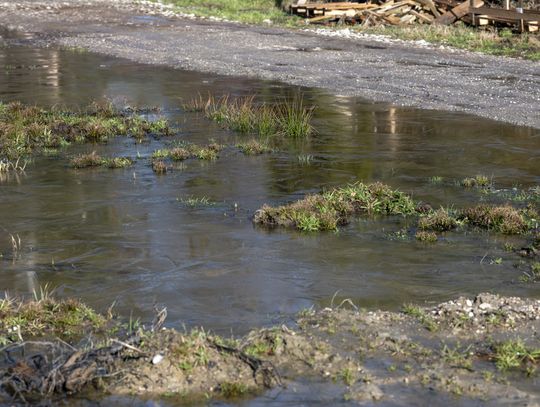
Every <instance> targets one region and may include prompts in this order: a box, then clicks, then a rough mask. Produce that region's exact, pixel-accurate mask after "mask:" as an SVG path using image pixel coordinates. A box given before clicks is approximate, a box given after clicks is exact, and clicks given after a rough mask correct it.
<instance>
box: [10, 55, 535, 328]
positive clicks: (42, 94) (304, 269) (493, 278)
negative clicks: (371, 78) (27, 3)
mask: <svg viewBox="0 0 540 407" xmlns="http://www.w3.org/2000/svg"><path fill="white" fill-rule="evenodd" d="M297 91H298V90H297V89H292V88H290V87H286V86H283V85H280V84H276V83H269V82H260V81H252V80H246V79H237V78H224V77H216V76H211V75H207V74H199V73H191V72H181V71H175V70H170V69H165V68H157V67H151V66H141V65H136V64H134V63H131V62H127V61H123V60H118V59H112V58H107V57H102V56H96V55H93V54H88V53H81V52H73V51H69V52H68V51H57V50H37V49H27V48H24V49H21V48H4V49H0V100H3V101H11V100H20V101H23V102H26V103H37V104H39V105H43V106H52V105H59V104H60V105H68V106H81V105H84V104H87V103H89V102H90V101H92V100H94V99H101V98H103V97H108V98H111V99H112V100H113V101H115V103H118V104H119V105H125V104H126V103H129V104H131V105H138V106H158V107H160V108H162V109H163V111H162V115H164V116H166V117H167V118H169V119H170V120H171V121H173V122H174V123H175V125H176V126H177V127H178V132H179V135H178V138H179V139H182V140H188V141H195V142H206V141H207V140H208V139H210V138H214V139H215V140H217V141H219V142H222V143H228V144H234V142H235V141H236V140H237V139H238V136H236V135H234V134H232V133H230V132H227V131H225V130H223V129H221V128H219V126H217V125H215V124H213V123H210V122H208V121H207V120H206V119H205V118H203V117H201V116H200V115H199V114H196V113H185V112H183V111H182V110H181V109H180V100H181V99H182V98H183V99H190V98H192V97H194V96H196V95H197V94H198V93H201V94H206V93H207V92H212V93H214V94H218V95H219V94H225V93H229V94H233V95H244V94H252V93H256V94H258V95H260V97H261V98H266V99H268V100H274V99H275V98H288V97H291V95H293V94H294V93H295V92H297ZM302 92H303V93H304V95H305V97H306V99H307V100H308V101H309V102H310V103H313V104H315V105H316V106H317V110H316V117H315V121H314V125H315V127H316V128H317V134H316V135H315V136H314V137H312V138H311V139H310V140H309V141H306V142H303V143H290V144H285V145H283V146H282V149H281V152H280V153H277V154H273V155H266V156H259V157H245V156H243V155H242V154H240V153H239V152H238V151H236V150H235V149H234V148H229V149H226V150H225V151H224V152H223V154H222V155H221V157H220V159H219V160H217V161H215V162H208V163H201V162H197V161H188V162H187V163H186V164H185V166H183V167H181V168H177V169H176V170H174V171H172V172H171V173H168V174H167V175H165V176H156V175H155V174H154V173H153V172H152V170H151V168H150V166H149V157H150V155H151V153H152V151H153V150H154V149H156V148H160V147H162V146H163V140H151V141H150V142H149V143H145V144H138V145H137V144H134V143H133V141H132V140H126V139H117V140H115V141H114V142H112V143H110V144H109V145H107V146H78V147H74V148H72V149H69V150H67V151H66V152H65V153H63V154H62V155H61V156H60V157H56V156H52V157H51V156H49V157H42V158H36V160H35V161H34V163H33V164H31V165H29V167H28V168H27V171H26V174H21V175H19V176H17V177H15V176H10V177H7V178H6V177H4V179H2V180H1V182H0V226H1V232H0V252H1V253H4V259H3V260H0V290H9V291H10V292H12V293H17V294H25V293H30V292H32V290H35V289H36V288H37V287H39V286H43V285H45V284H47V283H48V284H50V285H51V286H54V287H57V293H58V294H60V295H63V296H76V297H80V298H82V299H83V300H84V301H86V302H87V303H89V304H91V305H93V306H94V307H96V308H97V309H99V310H105V309H106V308H107V307H108V306H109V305H110V304H111V303H112V302H116V307H117V310H118V311H119V312H121V313H123V314H129V313H132V314H133V316H134V317H140V318H143V319H145V320H147V319H149V318H151V316H152V308H153V305H154V304H160V305H166V306H167V307H168V309H169V319H168V323H169V325H171V326H176V327H178V326H179V325H180V324H182V323H185V324H186V325H188V326H193V325H204V326H205V327H207V328H209V329H212V330H214V331H218V332H220V333H224V332H225V333H226V332H230V331H231V330H232V331H233V332H234V333H237V334H240V333H243V332H245V331H246V330H247V329H249V328H250V327H253V326H261V325H265V324H270V323H275V322H279V321H283V320H287V319H288V318H290V316H291V315H292V314H293V313H295V312H297V311H298V310H299V309H301V308H304V307H309V306H311V305H313V304H317V305H323V304H328V303H329V302H330V300H331V298H332V296H333V295H334V293H336V292H338V297H339V298H343V297H349V298H352V299H353V300H354V301H356V302H357V303H360V304H361V305H363V306H367V307H382V308H397V307H399V306H400V305H401V304H403V303H404V302H410V301H414V302H424V301H441V300H445V299H448V298H451V297H455V296H457V295H459V294H474V293H477V292H480V291H492V292H497V293H502V294H511V295H522V296H533V297H539V296H540V288H539V286H538V285H534V284H524V283H520V282H519V281H518V278H519V276H520V272H519V271H517V270H516V269H515V268H514V267H513V264H514V263H515V262H517V261H518V259H517V258H516V257H514V255H512V254H508V253H505V252H504V251H503V249H502V246H503V244H504V243H505V242H506V241H507V240H506V239H505V238H502V237H496V236H488V235H484V234H475V233H473V234H468V235H463V234H460V235H457V234H456V235H449V236H448V237H447V238H446V239H445V240H444V241H442V242H439V243H438V244H436V245H434V246H430V247H426V246H424V245H422V244H418V243H416V242H414V241H401V240H399V239H398V240H392V239H389V238H388V236H387V235H388V233H391V232H395V231H398V230H400V229H401V228H403V227H406V226H407V224H406V223H404V222H403V220H401V219H375V220H373V219H372V220H359V221H357V222H353V223H352V224H351V225H349V226H348V227H346V228H344V229H343V230H341V231H340V232H339V233H323V234H319V235H309V234H302V233H296V232H291V231H283V230H274V231H268V230H264V229H259V228H256V227H254V226H253V225H252V223H251V220H250V217H251V215H252V214H253V212H254V211H255V210H256V209H257V208H259V207H260V206H261V205H262V204H264V203H269V204H279V203H284V202H287V201H291V200H294V199H298V198H300V197H302V196H303V195H304V194H305V193H307V192H313V191H319V190H320V188H321V187H330V186H337V185H343V184H345V183H347V182H352V181H356V180H363V181H367V182H369V181H375V180H380V181H383V182H385V183H388V184H390V185H392V186H393V187H397V188H400V189H402V190H403V191H406V192H410V193H413V194H414V196H415V198H416V199H422V200H424V201H427V202H430V203H431V204H432V205H434V206H438V205H454V206H456V207H460V206H464V205H466V204H470V203H471V202H474V201H477V200H478V199H481V195H480V194H479V193H478V192H477V191H474V190H464V189H462V188H459V187H457V186H455V185H454V182H453V180H455V179H462V178H464V177H466V176H471V175H474V174H477V173H483V174H486V175H488V176H490V177H493V179H494V180H495V182H496V186H498V187H506V188H508V187H512V186H515V185H518V184H519V185H521V186H524V187H529V186H533V185H538V184H540V165H539V162H540V133H539V132H538V131H536V130H532V129H527V128H519V127H514V126H510V125H505V124H500V123H496V122H492V121H488V120H484V119H479V118H476V117H470V116H465V115H463V114H453V113H447V112H434V111H421V110H413V109H401V108H396V107H391V106H388V105H384V104H372V103H368V102H365V101H362V100H358V99H355V98H344V97H336V96H330V95H327V94H325V93H322V92H320V91H318V90H313V89H302ZM92 150H96V151H98V152H99V153H103V154H122V155H130V156H132V157H134V158H135V157H136V156H139V157H140V158H139V159H138V160H137V161H136V164H135V165H134V167H132V168H131V169H128V170H90V171H77V170H72V169H68V168H67V166H66V162H67V160H66V156H70V155H73V154H75V153H76V152H80V151H85V152H86V151H88V152H90V151H92ZM299 155H310V156H311V160H310V162H309V163H308V164H302V163H301V162H300V161H299V159H298V156H299ZM434 175H437V176H442V177H445V180H446V181H445V182H443V183H442V184H440V185H433V184H430V183H429V182H428V178H429V177H431V176H434ZM189 196H195V197H203V196H205V197H209V198H210V199H212V200H213V201H214V202H216V204H215V205H213V206H209V207H195V208H191V207H187V206H185V205H183V204H182V203H181V202H180V201H179V199H182V198H184V197H189ZM10 233H11V234H13V235H17V234H18V235H19V236H20V238H21V241H22V250H21V251H20V255H19V258H17V259H15V260H13V259H12V256H11V245H10V242H9V239H8V235H9V234H10ZM517 243H518V244H519V243H520V242H519V241H518V242H517ZM499 257H501V258H502V259H503V261H502V264H490V263H492V260H493V259H496V258H499Z"/></svg>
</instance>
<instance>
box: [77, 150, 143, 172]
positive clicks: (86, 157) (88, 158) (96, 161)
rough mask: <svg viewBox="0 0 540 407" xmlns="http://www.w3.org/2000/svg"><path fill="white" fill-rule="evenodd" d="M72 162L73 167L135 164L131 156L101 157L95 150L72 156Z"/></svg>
mask: <svg viewBox="0 0 540 407" xmlns="http://www.w3.org/2000/svg"><path fill="white" fill-rule="evenodd" d="M70 164H71V166H72V167H73V168H92V167H107V168H126V167H129V166H131V165H132V164H133V160H132V159H131V158H129V157H101V156H99V155H98V154H96V152H95V151H93V152H91V153H89V154H80V155H78V156H76V157H74V158H72V159H71V163H70Z"/></svg>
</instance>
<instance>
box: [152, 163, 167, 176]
mask: <svg viewBox="0 0 540 407" xmlns="http://www.w3.org/2000/svg"><path fill="white" fill-rule="evenodd" d="M168 169H169V168H168V167H167V164H166V163H165V161H163V160H152V171H154V172H155V173H156V174H159V175H162V174H165V173H166V172H167V171H168Z"/></svg>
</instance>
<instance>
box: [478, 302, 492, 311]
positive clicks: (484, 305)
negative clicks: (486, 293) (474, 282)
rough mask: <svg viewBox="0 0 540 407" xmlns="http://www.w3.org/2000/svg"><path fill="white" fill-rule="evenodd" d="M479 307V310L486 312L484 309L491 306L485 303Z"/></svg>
mask: <svg viewBox="0 0 540 407" xmlns="http://www.w3.org/2000/svg"><path fill="white" fill-rule="evenodd" d="M479 307H480V309H481V310H486V309H489V308H491V304H488V303H487V302H483V303H482V304H480V305H479Z"/></svg>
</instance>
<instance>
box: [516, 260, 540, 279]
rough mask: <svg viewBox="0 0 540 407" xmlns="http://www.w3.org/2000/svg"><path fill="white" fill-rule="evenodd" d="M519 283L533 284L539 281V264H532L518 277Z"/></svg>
mask: <svg viewBox="0 0 540 407" xmlns="http://www.w3.org/2000/svg"><path fill="white" fill-rule="evenodd" d="M520 281H522V282H524V283H534V282H537V281H540V262H537V261H536V262H534V263H532V264H531V268H530V270H529V271H528V272H524V273H523V275H522V276H521V277H520Z"/></svg>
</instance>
